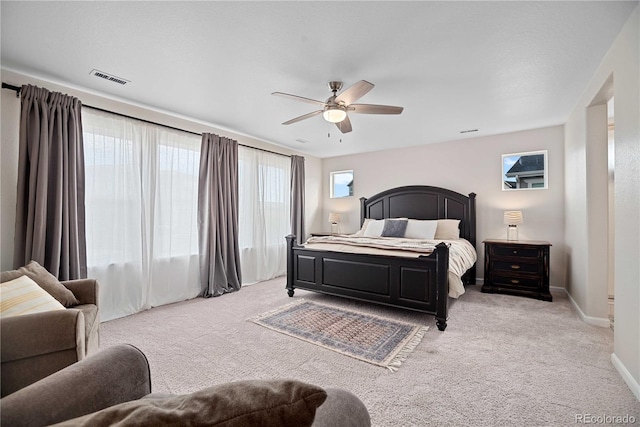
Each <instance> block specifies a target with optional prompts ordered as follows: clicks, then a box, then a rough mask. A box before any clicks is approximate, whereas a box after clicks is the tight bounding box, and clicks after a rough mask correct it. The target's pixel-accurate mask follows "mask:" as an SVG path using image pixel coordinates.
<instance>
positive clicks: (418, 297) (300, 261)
mask: <svg viewBox="0 0 640 427" xmlns="http://www.w3.org/2000/svg"><path fill="white" fill-rule="evenodd" d="M286 239H287V291H288V294H289V296H290V297H292V296H293V294H294V289H296V288H299V289H306V290H310V291H315V292H320V293H324V294H329V295H338V296H344V297H349V298H353V299H359V300H363V301H369V302H374V303H379V304H385V305H389V306H393V307H399V308H405V309H410V310H416V311H420V312H424V313H429V314H434V315H435V317H436V324H437V326H438V329H440V330H441V331H444V329H445V328H446V327H447V316H448V313H447V310H448V292H449V286H448V270H449V248H448V246H447V245H446V244H444V243H440V244H438V245H437V246H436V250H435V251H434V252H433V253H432V254H431V255H429V256H421V257H419V258H405V257H390V256H379V255H366V254H351V253H343V252H332V251H321V250H314V249H306V248H304V247H303V246H299V245H298V244H296V242H295V236H292V235H290V236H287V237H286Z"/></svg>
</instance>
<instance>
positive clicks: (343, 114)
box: [271, 80, 403, 133]
mask: <svg viewBox="0 0 640 427" xmlns="http://www.w3.org/2000/svg"><path fill="white" fill-rule="evenodd" d="M328 85H329V90H331V92H333V95H331V96H330V97H329V98H327V100H326V101H324V102H323V101H316V100H315V99H309V98H304V97H302V96H297V95H290V94H288V93H282V92H273V93H272V94H271V95H276V96H283V97H285V98H291V99H295V100H298V101H302V102H307V103H309V104H315V105H318V106H321V107H322V110H316V111H313V112H311V113H307V114H304V115H302V116H300V117H296V118H294V119H291V120H288V121H286V122H284V123H282V124H283V125H290V124H292V123H296V122H299V121H301V120H305V119H308V118H309V117H313V116H317V115H319V114H322V116H323V117H324V119H325V120H326V121H328V122H330V123H335V124H336V126H337V127H338V129H340V132H342V133H348V132H351V130H352V128H351V121H350V120H349V116H348V115H347V112H351V113H359V114H400V113H402V110H403V107H394V106H391V105H375V104H354V102H355V101H357V100H358V99H360V98H362V97H363V96H364V95H365V94H367V93H368V92H369V91H370V90H371V89H373V87H374V85H373V83H369V82H368V81H366V80H360V81H359V82H357V83H355V84H354V85H352V86H350V87H348V88H347V89H345V90H344V91H343V92H342V93H341V94H340V95H338V94H337V92H338V91H339V90H340V89H342V82H336V81H333V82H329V83H328Z"/></svg>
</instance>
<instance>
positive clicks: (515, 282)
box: [511, 279, 520, 285]
mask: <svg viewBox="0 0 640 427" xmlns="http://www.w3.org/2000/svg"><path fill="white" fill-rule="evenodd" d="M511 283H513V284H514V285H515V284H518V283H520V280H516V279H511Z"/></svg>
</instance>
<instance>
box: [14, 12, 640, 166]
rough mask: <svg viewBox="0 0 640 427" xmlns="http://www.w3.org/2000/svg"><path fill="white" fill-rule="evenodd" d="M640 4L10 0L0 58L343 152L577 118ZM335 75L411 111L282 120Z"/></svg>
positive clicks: (253, 132)
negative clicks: (343, 121)
mask: <svg viewBox="0 0 640 427" xmlns="http://www.w3.org/2000/svg"><path fill="white" fill-rule="evenodd" d="M637 4H638V2H637V1H633V2H631V1H629V2H612V1H603V2H597V1H592V2H573V1H570V2H561V1H550V2H535V1H532V2H508V1H497V2H482V1H472V2H444V1H442V2H437V1H429V2H420V1H411V2H396V1H393V2H383V1H371V2H369V1H353V2H338V1H335V2H333V1H329V2H313V1H298V2H274V1H261V2H241V1H231V2H222V1H214V2H10V1H2V2H1V15H2V16H1V18H2V30H1V31H2V51H1V52H2V57H1V64H2V67H3V68H5V69H7V70H12V71H17V72H21V73H25V74H29V75H31V76H34V77H39V78H43V79H45V80H50V81H53V82H57V83H62V84H65V83H66V84H70V85H73V86H78V87H81V88H86V89H90V90H91V91H93V92H99V93H103V94H107V95H108V96H110V97H116V98H118V99H123V100H128V101H134V102H136V103H139V104H144V105H148V106H151V107H154V108H157V109H161V110H165V111H168V112H172V113H176V114H180V115H184V116H187V117H191V118H194V119H197V120H202V121H205V122H208V123H211V124H213V125H215V126H218V127H221V128H223V129H228V130H232V131H234V132H237V133H242V134H246V135H249V136H252V137H256V138H259V139H262V140H265V141H268V142H272V143H275V144H278V145H281V146H286V147H289V148H292V149H295V150H299V151H302V152H303V153H307V154H310V155H313V156H317V157H333V156H339V155H345V154H352V153H361V152H367V151H375V150H383V149H389V148H397V147H404V146H411V145H421V144H428V143H436V142H443V141H451V140H458V139H462V138H469V137H476V136H486V135H492V134H499V133H505V132H511V131H517V130H523V129H531V128H538V127H544V126H552V125H558V124H562V123H564V122H565V121H566V120H567V118H568V116H569V114H570V113H571V111H572V110H573V108H574V107H575V105H576V103H577V102H578V99H579V98H580V96H581V95H582V91H583V90H584V88H585V87H586V86H587V83H588V81H589V79H590V78H591V76H593V74H594V72H595V70H596V68H597V67H598V65H599V64H600V62H601V61H602V59H603V57H604V55H605V53H606V52H607V50H608V48H609V46H610V45H611V43H612V42H613V40H614V39H615V37H616V35H617V34H618V32H619V31H620V29H621V28H622V25H623V24H624V22H625V21H626V20H627V18H628V17H629V15H630V14H631V11H632V10H633V8H634V7H635V6H636V5H637ZM92 69H97V70H100V71H103V72H106V73H109V74H113V75H115V76H118V77H121V78H123V79H126V80H129V81H130V83H128V84H126V85H124V86H121V85H119V84H115V83H112V82H109V81H106V80H103V79H100V78H98V77H95V76H92V75H90V74H89V73H90V72H91V70H92ZM330 80H339V81H342V82H344V86H345V87H348V86H350V85H352V84H353V83H355V82H357V81H359V80H367V81H369V82H372V83H374V84H375V85H376V86H375V88H374V89H373V90H372V91H371V92H369V93H368V94H366V95H365V96H364V97H363V98H361V99H360V101H359V102H361V103H370V104H387V105H399V106H403V107H404V112H403V113H402V114H401V115H399V116H395V115H394V116H380V115H364V114H360V115H356V114H351V115H350V118H351V122H352V125H353V132H351V133H348V134H345V135H342V134H341V133H340V132H339V131H338V129H337V128H336V127H335V125H330V124H329V123H327V122H325V121H324V120H323V119H322V116H316V117H313V118H311V119H308V120H305V121H301V122H298V123H295V124H292V125H288V126H283V125H282V124H281V123H282V122H284V121H287V120H289V119H291V118H294V117H297V116H300V115H302V114H305V113H308V112H311V111H314V110H316V109H317V108H316V107H315V106H313V105H311V104H305V103H303V102H296V101H292V100H289V99H285V98H280V97H276V96H272V95H271V93H272V92H275V91H280V92H286V93H290V94H296V95H300V96H303V97H307V98H312V99H317V100H321V101H324V100H325V99H326V98H328V97H329V96H330V95H331V93H330V91H329V89H328V88H327V82H328V81H330ZM471 129H477V130H478V131H477V132H470V133H460V132H461V131H465V130H471ZM297 140H303V141H306V142H305V143H301V142H298V141H297Z"/></svg>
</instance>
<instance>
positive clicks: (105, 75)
mask: <svg viewBox="0 0 640 427" xmlns="http://www.w3.org/2000/svg"><path fill="white" fill-rule="evenodd" d="M89 74H91V75H93V76H96V77H100V78H101V79H105V80H109V81H110V82H114V83H118V84H121V85H123V86H124V85H126V84H127V83H131V80H125V79H123V78H122V77H116V76H114V75H111V74H109V73H105V72H102V71H99V70H96V69H93V70H91V72H90V73H89Z"/></svg>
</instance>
